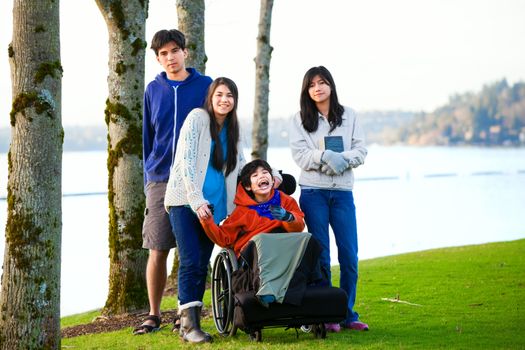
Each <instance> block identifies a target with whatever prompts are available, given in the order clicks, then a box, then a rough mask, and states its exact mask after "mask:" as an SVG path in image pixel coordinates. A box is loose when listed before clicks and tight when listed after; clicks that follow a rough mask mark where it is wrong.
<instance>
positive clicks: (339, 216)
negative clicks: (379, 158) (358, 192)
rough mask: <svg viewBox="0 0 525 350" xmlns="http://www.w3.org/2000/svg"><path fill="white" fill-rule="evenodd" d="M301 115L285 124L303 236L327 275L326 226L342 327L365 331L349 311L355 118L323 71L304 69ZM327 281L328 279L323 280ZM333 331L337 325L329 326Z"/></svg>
mask: <svg viewBox="0 0 525 350" xmlns="http://www.w3.org/2000/svg"><path fill="white" fill-rule="evenodd" d="M300 106H301V110H300V111H299V112H298V113H296V114H295V115H294V116H293V118H292V121H291V125H290V148H291V150H292V156H293V159H294V160H295V162H296V163H297V165H299V167H300V168H301V175H300V177H299V185H300V186H301V195H300V198H299V204H300V206H301V209H302V211H303V212H304V214H305V221H306V226H307V229H308V232H310V233H311V234H312V235H313V236H314V237H315V238H316V239H317V240H318V241H319V243H320V245H321V247H322V253H321V259H320V260H321V266H322V268H323V269H324V270H325V272H326V273H327V275H328V276H330V238H329V225H330V226H331V227H332V231H333V232H334V236H335V240H336V243H337V247H338V257H339V265H340V270H341V276H340V287H341V288H342V289H344V290H345V292H346V293H347V294H348V312H347V318H346V321H345V322H344V323H343V324H342V326H343V327H345V328H348V329H354V330H368V325H367V324H366V323H363V322H360V321H359V315H358V313H357V312H355V311H354V310H353V307H354V303H355V297H356V286H357V262H358V258H357V227H356V215H355V206H354V198H353V194H352V189H353V185H354V173H353V171H352V169H353V168H356V167H358V166H359V165H361V164H363V163H364V160H365V157H366V154H367V150H366V148H365V142H364V134H363V131H362V129H361V127H360V125H359V121H358V119H357V116H356V113H355V112H354V110H352V109H351V108H348V107H344V106H342V105H341V104H340V103H339V100H338V98H337V91H336V88H335V82H334V80H333V78H332V75H331V74H330V72H329V71H328V70H327V69H326V68H325V67H323V66H319V67H313V68H310V69H309V70H308V71H307V72H306V74H305V76H304V79H303V85H302V88H301V97H300ZM329 280H331V279H330V278H329ZM327 328H328V330H330V331H335V332H338V331H339V330H340V325H338V324H329V325H327Z"/></svg>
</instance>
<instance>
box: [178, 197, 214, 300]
mask: <svg viewBox="0 0 525 350" xmlns="http://www.w3.org/2000/svg"><path fill="white" fill-rule="evenodd" d="M170 222H171V227H172V228H173V234H174V235H175V239H176V240H177V248H178V250H179V259H180V260H179V303H180V305H184V304H187V303H189V302H192V301H202V297H203V296H204V291H205V289H206V276H207V273H208V264H209V262H210V257H211V253H212V250H213V242H212V241H210V239H209V238H208V236H207V235H206V233H205V232H204V230H203V228H202V226H201V224H200V222H199V219H198V218H197V215H196V214H195V213H194V212H193V211H192V210H191V209H190V208H188V207H185V206H175V207H170Z"/></svg>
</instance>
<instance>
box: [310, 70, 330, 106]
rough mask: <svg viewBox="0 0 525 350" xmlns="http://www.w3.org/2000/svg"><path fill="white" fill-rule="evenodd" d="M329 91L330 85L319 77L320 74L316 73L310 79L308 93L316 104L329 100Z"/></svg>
mask: <svg viewBox="0 0 525 350" xmlns="http://www.w3.org/2000/svg"><path fill="white" fill-rule="evenodd" d="M331 92H332V89H331V88H330V85H328V83H327V82H326V81H325V80H324V79H323V78H321V76H320V75H316V76H315V77H313V79H312V80H311V81H310V85H309V87H308V94H309V95H310V98H311V99H312V100H313V101H314V102H315V103H316V104H322V103H326V102H330V94H331Z"/></svg>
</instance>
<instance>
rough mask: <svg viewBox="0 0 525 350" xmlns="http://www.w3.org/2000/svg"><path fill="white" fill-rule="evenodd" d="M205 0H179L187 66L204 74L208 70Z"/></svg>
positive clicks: (178, 15)
mask: <svg viewBox="0 0 525 350" xmlns="http://www.w3.org/2000/svg"><path fill="white" fill-rule="evenodd" d="M204 10H205V6H204V0H177V17H178V19H179V20H178V21H179V30H180V31H181V32H183V33H184V35H185V36H186V47H187V48H188V58H186V67H194V68H196V69H197V70H198V71H199V72H201V73H202V74H204V73H205V71H206V61H207V60H208V58H207V57H206V51H205V47H204V12H205V11H204Z"/></svg>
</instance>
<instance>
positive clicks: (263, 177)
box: [244, 166, 273, 203]
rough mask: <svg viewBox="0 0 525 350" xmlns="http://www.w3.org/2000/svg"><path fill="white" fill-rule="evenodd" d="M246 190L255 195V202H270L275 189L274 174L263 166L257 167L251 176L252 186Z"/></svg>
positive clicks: (246, 187)
mask: <svg viewBox="0 0 525 350" xmlns="http://www.w3.org/2000/svg"><path fill="white" fill-rule="evenodd" d="M244 188H245V189H246V190H247V191H251V192H252V193H253V195H254V197H255V201H257V202H259V203H261V202H266V201H268V200H269V199H270V195H271V194H272V189H273V176H272V173H271V172H269V171H268V170H267V169H264V168H263V167H262V166H260V167H257V169H256V170H255V171H254V172H253V173H252V174H251V175H250V186H245V187H244Z"/></svg>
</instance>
